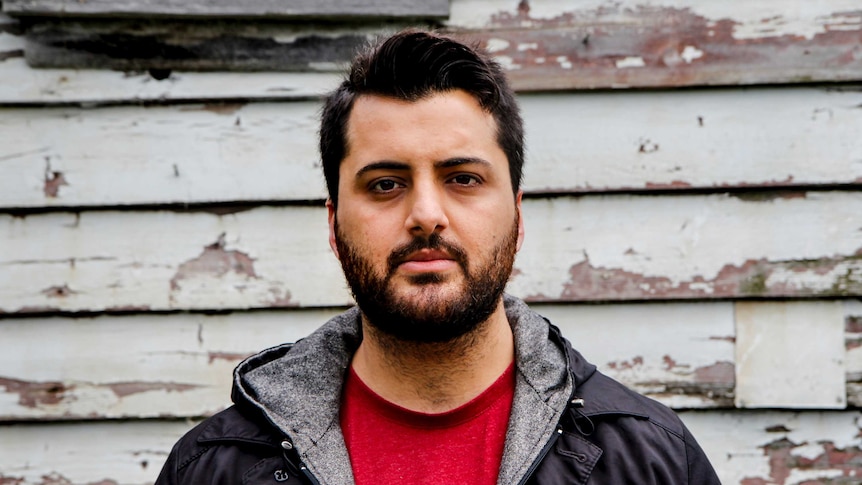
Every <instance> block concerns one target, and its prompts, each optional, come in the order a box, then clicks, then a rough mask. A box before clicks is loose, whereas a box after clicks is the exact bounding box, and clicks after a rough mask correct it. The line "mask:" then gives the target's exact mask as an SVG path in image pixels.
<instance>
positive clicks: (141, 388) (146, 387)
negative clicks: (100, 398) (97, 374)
mask: <svg viewBox="0 0 862 485" xmlns="http://www.w3.org/2000/svg"><path fill="white" fill-rule="evenodd" d="M104 386H105V387H107V388H108V389H110V390H111V392H113V393H114V394H115V395H116V396H117V397H118V398H121V399H122V398H124V397H127V396H131V395H133V394H140V393H145V392H153V391H165V392H186V391H191V390H194V389H198V388H200V386H199V385H196V384H180V383H176V382H111V383H108V384H104Z"/></svg>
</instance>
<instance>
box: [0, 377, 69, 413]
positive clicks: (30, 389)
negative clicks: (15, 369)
mask: <svg viewBox="0 0 862 485" xmlns="http://www.w3.org/2000/svg"><path fill="white" fill-rule="evenodd" d="M0 387H2V388H4V389H5V392H7V393H12V394H18V404H19V405H20V406H23V407H27V408H36V407H42V406H53V405H57V404H60V403H61V402H62V401H63V400H64V398H65V395H66V393H67V392H68V391H69V390H70V389H71V388H70V387H68V386H67V385H66V384H65V383H63V382H59V381H53V382H50V381H48V382H32V381H23V380H19V379H10V378H7V377H0Z"/></svg>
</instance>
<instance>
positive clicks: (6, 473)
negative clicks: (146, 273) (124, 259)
mask: <svg viewBox="0 0 862 485" xmlns="http://www.w3.org/2000/svg"><path fill="white" fill-rule="evenodd" d="M681 417H682V419H683V420H684V421H685V423H686V425H687V426H688V427H689V428H690V429H691V430H692V432H693V434H694V435H695V437H696V438H697V440H698V442H699V443H700V445H701V446H702V447H703V448H704V450H705V451H706V453H707V455H708V456H709V457H710V460H711V461H712V463H713V465H714V466H715V468H716V471H717V472H718V475H719V478H720V479H721V483H724V484H725V485H752V484H767V483H784V484H787V485H790V484H797V485H798V484H801V483H830V481H832V483H842V481H841V480H842V478H843V479H844V481H843V483H848V484H849V483H853V480H854V479H855V478H857V477H859V476H862V466H860V461H862V441H860V438H859V434H860V426H859V418H860V413H859V412H856V411H844V412H803V413H794V412H781V411H758V412H745V413H735V412H720V413H719V412H685V413H682V414H681ZM192 424H193V423H188V424H186V423H182V422H165V421H137V422H135V421H133V422H103V423H68V424H27V425H5V426H0V435H2V436H3V437H4V439H3V440H0V481H4V480H5V483H10V484H16V485H47V484H56V483H63V484H67V485H85V484H93V483H123V484H130V485H137V484H141V485H143V484H151V483H153V481H154V480H155V478H156V476H158V473H159V470H160V469H161V466H162V464H163V463H164V460H165V458H166V457H167V453H168V451H169V450H170V448H171V446H172V445H173V442H174V441H175V440H176V439H178V438H179V437H180V436H181V435H182V434H183V433H184V432H185V430H187V429H189V428H190V427H191V426H192ZM806 480H808V481H806Z"/></svg>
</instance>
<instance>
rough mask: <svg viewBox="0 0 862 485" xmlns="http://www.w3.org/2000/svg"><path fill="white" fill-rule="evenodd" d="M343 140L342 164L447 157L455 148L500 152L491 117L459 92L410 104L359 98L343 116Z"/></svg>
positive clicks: (379, 98) (379, 97)
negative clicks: (372, 160)
mask: <svg viewBox="0 0 862 485" xmlns="http://www.w3.org/2000/svg"><path fill="white" fill-rule="evenodd" d="M346 139H347V148H348V151H347V157H346V160H345V161H347V159H351V158H357V157H359V158H362V159H366V158H371V159H374V158H378V159H380V158H381V157H383V158H389V157H392V156H396V155H397V156H398V158H397V159H399V160H402V158H403V157H406V158H410V159H413V158H423V157H431V158H434V157H443V158H448V157H450V156H452V155H453V154H454V152H458V151H459V150H460V151H469V152H486V153H488V154H490V153H491V152H493V153H494V154H495V155H498V154H500V155H501V154H502V150H501V149H500V148H499V145H498V143H497V125H496V122H495V121H494V118H493V116H492V115H491V114H490V113H488V112H487V111H485V110H484V109H482V107H481V106H480V105H479V103H478V101H477V100H476V99H475V98H474V97H473V96H472V95H470V94H468V93H467V92H465V91H461V90H452V91H445V92H439V93H434V94H431V95H429V96H426V97H423V98H421V99H419V100H416V101H405V100H400V99H395V98H391V97H385V96H378V95H362V96H360V97H358V98H357V99H356V101H355V102H354V105H353V109H352V110H351V113H350V117H349V118H348V123H347V130H346ZM460 155H461V156H467V155H471V154H470V153H461V154H460ZM472 155H476V156H478V155H479V153H473V154H472ZM403 161H407V160H403Z"/></svg>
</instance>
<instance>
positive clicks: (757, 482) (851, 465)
mask: <svg viewBox="0 0 862 485" xmlns="http://www.w3.org/2000/svg"><path fill="white" fill-rule="evenodd" d="M761 449H762V451H763V455H764V456H766V457H767V458H768V463H769V476H768V477H751V476H749V477H746V478H744V479H743V480H742V481H741V482H740V485H768V484H779V485H781V484H797V483H806V484H809V483H810V484H824V485H825V484H836V485H838V484H844V483H846V484H850V483H858V480H860V479H862V449H860V447H859V446H847V447H844V448H839V447H836V446H835V444H834V443H833V442H831V441H820V442H817V443H808V442H802V443H795V442H793V441H791V440H789V439H787V438H780V439H777V440H775V441H772V442H770V443H767V444H765V445H763V446H762V447H761Z"/></svg>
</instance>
